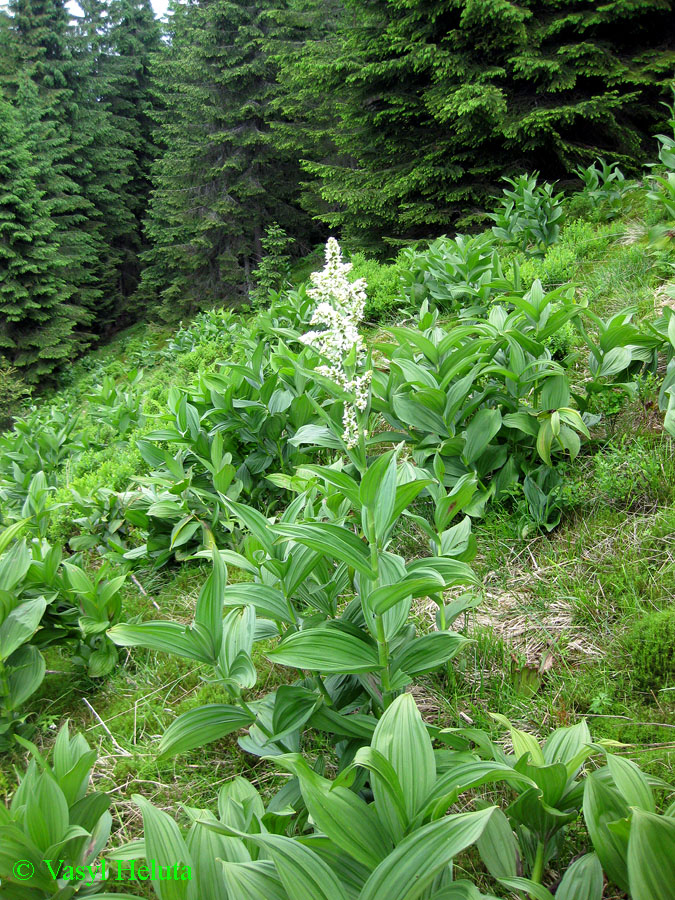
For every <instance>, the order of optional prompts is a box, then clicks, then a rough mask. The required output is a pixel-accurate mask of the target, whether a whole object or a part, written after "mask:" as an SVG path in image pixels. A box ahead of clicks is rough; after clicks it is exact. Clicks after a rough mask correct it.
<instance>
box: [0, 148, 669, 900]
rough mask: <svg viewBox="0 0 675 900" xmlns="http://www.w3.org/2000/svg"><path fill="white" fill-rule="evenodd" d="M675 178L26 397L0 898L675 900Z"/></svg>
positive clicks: (602, 184)
mask: <svg viewBox="0 0 675 900" xmlns="http://www.w3.org/2000/svg"><path fill="white" fill-rule="evenodd" d="M673 146H675V141H674V140H673V139H672V138H670V137H669V136H661V137H660V139H659V144H658V147H659V153H660V156H659V163H658V165H657V166H656V167H655V168H654V169H653V170H651V171H650V172H648V173H645V174H644V177H643V180H642V181H634V180H629V179H628V178H626V177H624V175H623V173H622V170H621V168H620V167H619V166H618V165H616V164H613V163H610V164H608V163H607V162H605V161H604V160H598V161H597V162H596V163H594V164H593V165H592V166H590V167H588V168H586V169H583V170H581V171H580V172H579V177H580V179H581V182H582V185H583V187H582V189H581V190H580V191H578V192H577V193H575V194H573V195H566V194H565V193H564V192H562V191H561V190H560V189H559V188H558V187H557V186H554V185H551V184H549V183H546V182H542V181H541V180H540V179H539V177H538V175H537V173H530V174H526V175H522V176H515V177H513V178H509V179H507V180H506V183H505V189H504V193H503V196H502V197H500V198H499V200H498V201H497V205H496V208H495V209H494V212H493V213H491V217H492V221H493V222H494V226H492V227H490V228H489V229H488V230H486V231H484V232H481V233H472V234H466V235H456V236H455V237H440V238H437V239H435V240H433V241H431V242H428V241H421V242H417V243H415V244H409V245H408V246H406V247H405V248H403V249H401V250H400V251H399V252H398V253H397V255H396V256H395V258H393V259H391V260H390V261H388V262H381V261H377V260H376V259H374V258H371V257H370V256H368V255H367V254H365V253H364V252H362V250H360V249H358V250H357V249H354V251H353V252H352V253H349V251H348V250H347V249H346V248H344V247H343V248H342V250H341V248H340V247H339V246H338V244H337V242H336V241H335V240H334V239H330V240H329V241H328V243H327V245H326V247H325V259H324V260H322V258H321V256H320V255H317V254H314V255H313V257H312V258H311V259H310V265H308V264H307V263H306V262H304V261H303V263H302V264H300V265H298V266H295V267H293V266H292V265H291V263H290V260H289V259H288V257H287V255H286V245H285V243H284V240H283V236H282V235H279V234H278V233H276V235H275V234H274V233H273V234H272V235H271V236H269V241H268V251H269V253H268V260H267V262H266V264H265V266H264V271H263V273H262V276H261V278H260V281H259V285H260V287H259V289H258V293H257V294H256V295H254V296H253V297H252V303H251V306H250V307H245V308H241V307H240V308H238V309H236V310H234V309H223V308H217V309H213V310H209V311H206V312H202V313H200V314H199V315H197V316H196V317H195V318H194V319H192V320H191V321H190V322H184V323H181V325H180V327H179V328H178V329H177V330H175V331H173V332H172V331H169V330H168V328H166V327H164V326H149V325H136V326H133V327H132V328H130V329H128V330H127V331H125V332H123V333H121V334H119V335H117V336H116V337H115V339H114V340H113V341H111V342H110V343H109V344H108V345H107V346H106V347H104V348H101V349H99V350H96V351H93V352H91V353H89V354H88V355H87V356H84V357H83V358H81V359H80V360H79V361H77V362H76V363H74V364H73V365H72V366H71V367H70V368H69V369H68V370H66V371H65V372H64V373H63V374H62V375H61V376H60V381H59V384H58V386H57V388H56V389H55V390H54V391H53V392H52V393H51V394H50V395H47V396H41V397H40V398H39V399H37V398H35V399H33V398H30V397H28V398H27V399H26V400H25V405H24V408H23V410H22V411H21V412H20V413H19V414H17V413H16V412H15V410H16V404H17V402H18V401H21V399H22V397H21V391H18V392H17V390H18V389H17V388H13V391H14V393H13V394H12V395H11V403H12V405H11V407H8V408H6V409H5V415H6V416H7V417H8V418H10V419H11V426H10V427H8V428H7V430H6V431H4V433H3V434H2V436H1V437H0V454H1V455H0V511H1V514H2V530H1V531H0V748H1V749H2V757H0V787H2V788H3V790H4V791H5V792H6V794H7V797H8V805H7V808H5V807H3V806H0V843H1V844H2V849H1V850H0V876H1V877H2V885H1V886H0V896H7V897H8V898H16V900H38V898H42V897H52V896H57V890H56V886H55V883H54V880H53V879H52V878H51V877H50V874H49V871H48V870H47V869H46V868H45V865H44V863H42V862H41V860H42V858H43V857H44V856H45V855H46V853H47V850H50V852H51V853H52V856H54V857H55V858H57V857H58V858H59V859H60V858H63V859H65V860H66V861H67V865H69V866H72V867H74V866H76V865H89V864H93V863H94V861H95V860H96V859H97V858H98V857H99V855H101V854H102V855H103V856H104V857H105V858H106V859H109V860H111V861H112V860H122V861H126V860H129V859H132V858H136V859H142V858H145V859H147V860H151V859H155V860H158V861H159V862H160V863H161V864H163V865H171V864H173V863H176V862H179V861H180V862H182V863H183V864H185V865H190V867H191V871H192V880H191V881H189V882H180V881H178V882H176V881H173V882H170V881H167V882H154V883H153V885H154V890H155V891H156V893H157V896H158V898H159V900H197V898H199V900H210V898H213V900H216V898H218V900H225V898H232V900H239V898H241V900H243V898H257V897H260V898H262V897H266V898H270V897H274V898H288V900H307V898H309V897H311V898H325V900H346V898H350V900H351V898H361V900H367V898H368V900H370V898H372V900H375V898H384V897H387V898H388V900H389V898H398V900H414V898H426V900H455V898H467V900H477V898H481V897H483V898H489V897H492V898H494V897H501V898H507V897H519V898H525V897H530V898H534V900H540V898H544V900H550V898H551V897H552V896H555V898H557V900H601V898H603V897H604V898H621V897H631V898H633V900H667V898H670V897H672V896H674V895H673V885H674V884H675V869H674V868H673V867H674V866H675V862H674V861H675V804H673V763H674V761H675V755H674V749H675V743H674V742H673V728H675V717H674V716H673V713H674V711H675V695H674V694H673V690H674V689H675V619H674V618H673V617H674V609H673V576H674V574H675V502H674V501H675V454H674V452H673V449H674V448H673V439H674V438H675V299H674V298H675V286H674V284H673V281H672V276H673V267H674V266H675V254H674V252H673V249H672V234H673V229H675V219H674V217H675V209H673V207H672V185H673V179H675V158H674V157H673V154H672V148H673ZM354 247H355V248H356V244H355V245H354ZM341 254H344V256H345V257H348V258H349V259H350V261H351V262H345V260H344V259H343V256H342V255H341ZM10 376H11V373H10V374H8V378H9V377H10ZM66 721H67V722H68V723H69V724H68V725H66V724H64V723H65V722H66ZM73 735H75V736H73ZM90 748H93V749H90ZM26 766H27V768H26ZM92 767H93V769H94V777H93V788H95V790H94V789H93V788H92V786H91V785H90V784H89V773H90V770H91V769H92ZM24 769H25V773H24ZM17 777H19V778H20V779H21V780H20V784H19V786H18V787H17ZM47 809H49V810H51V811H52V812H50V813H49V814H47V813H46V812H45V810H47ZM75 826H76V830H75V831H73V830H72V829H73V828H74V827H75ZM16 858H21V859H26V860H29V861H31V862H32V863H34V865H35V871H36V875H35V876H34V879H33V880H32V881H30V882H29V883H27V884H22V883H21V881H20V880H17V879H16V878H15V877H13V876H12V864H13V861H14V860H15V859H16ZM95 887H101V884H98V885H96V886H95ZM126 887H128V885H125V888H126ZM80 888H81V885H79V884H78V882H77V880H76V878H75V876H74V875H73V874H72V873H71V877H70V878H68V877H65V880H64V881H63V883H60V884H59V889H60V890H59V892H58V896H59V897H60V898H61V897H62V898H64V900H65V898H69V897H71V896H74V895H75V893H82V890H81V889H80ZM108 888H109V885H105V887H104V890H106V891H107V890H108ZM139 891H140V892H141V893H142V894H143V896H146V894H147V896H150V895H151V894H150V883H149V882H148V883H147V884H145V885H143V884H141V885H139V884H138V883H135V884H134V885H133V891H132V893H134V894H138V893H139ZM143 892H145V893H143ZM99 896H102V897H103V896H105V895H104V894H100V895H99Z"/></svg>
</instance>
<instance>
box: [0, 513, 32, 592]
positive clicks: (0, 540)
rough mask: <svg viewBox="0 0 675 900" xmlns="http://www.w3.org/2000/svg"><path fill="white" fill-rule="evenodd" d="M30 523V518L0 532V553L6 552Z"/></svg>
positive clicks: (14, 523)
mask: <svg viewBox="0 0 675 900" xmlns="http://www.w3.org/2000/svg"><path fill="white" fill-rule="evenodd" d="M28 522H30V517H28V518H27V519H20V520H19V521H18V522H13V523H12V524H11V525H8V526H7V528H4V529H3V530H2V532H0V553H4V552H5V550H6V549H7V548H8V547H9V545H10V544H11V543H12V541H13V540H14V538H16V537H18V536H19V535H20V534H21V532H22V531H23V530H24V528H25V527H26V524H27V523H28ZM0 587H2V585H0Z"/></svg>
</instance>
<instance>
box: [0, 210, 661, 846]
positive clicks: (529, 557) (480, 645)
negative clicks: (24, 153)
mask: <svg viewBox="0 0 675 900" xmlns="http://www.w3.org/2000/svg"><path fill="white" fill-rule="evenodd" d="M637 230H638V231H639V226H637ZM635 231H636V226H635V224H634V223H633V222H632V221H631V220H630V218H629V217H626V218H625V219H623V220H620V221H615V222H613V223H611V224H610V225H607V226H601V225H596V224H593V223H588V222H584V221H577V222H573V223H571V224H570V226H568V228H567V229H566V230H565V232H564V233H563V238H562V241H561V242H560V243H559V244H558V245H557V246H556V247H554V248H553V249H552V250H551V251H550V252H549V254H548V255H547V257H546V259H545V260H544V261H543V263H537V264H536V272H534V273H530V274H536V275H538V276H540V277H542V278H543V279H544V280H545V281H546V282H548V284H549V285H550V286H553V285H554V284H556V283H559V282H562V281H565V280H574V281H576V282H577V283H578V284H579V291H580V293H581V294H582V295H584V296H586V297H587V299H588V301H589V304H590V306H591V307H592V308H593V310H594V311H595V312H596V313H598V314H599V315H602V316H605V317H606V316H608V315H610V314H612V313H614V312H616V311H618V310H620V309H622V308H624V307H626V306H628V305H633V306H637V308H638V314H639V316H640V317H643V316H648V315H651V314H652V313H653V311H654V305H655V297H656V299H657V302H659V298H660V297H661V296H662V292H661V291H660V287H661V285H662V283H663V282H664V280H665V273H664V272H663V271H660V270H659V268H658V265H657V264H656V263H655V262H654V260H653V259H652V258H651V257H650V256H648V255H647V253H646V252H645V250H644V247H643V246H640V245H639V244H636V243H632V242H631V241H632V238H633V237H634V233H635ZM528 265H531V264H530V263H526V266H528ZM165 337H166V335H165V334H163V333H162V332H160V331H152V330H147V329H140V328H136V329H133V330H132V331H130V332H128V333H126V334H125V335H121V336H119V337H118V338H117V340H116V341H115V343H114V344H113V345H111V346H109V347H108V348H106V349H105V350H102V351H98V352H97V353H95V354H92V355H91V356H90V357H88V358H87V359H86V360H85V361H83V362H82V363H80V364H79V365H78V366H77V367H75V371H74V373H73V375H72V384H71V385H70V387H69V388H68V389H67V390H68V393H69V394H70V395H75V396H77V395H84V394H86V390H87V389H88V385H91V384H92V383H93V382H95V381H96V380H97V379H98V378H99V377H100V374H101V373H102V372H106V373H110V374H113V375H114V376H115V377H119V378H120V379H123V378H124V376H125V373H127V372H128V370H129V367H130V365H136V364H138V362H139V361H140V362H142V361H143V358H144V357H145V359H146V361H148V360H150V361H152V351H153V347H155V348H156V347H157V346H159V345H160V344H161V343H162V341H163V340H164V338H165ZM226 351H227V340H226V339H225V338H224V339H223V341H219V340H218V339H216V340H210V341H205V342H204V343H203V344H202V345H200V346H199V347H198V348H197V349H195V350H193V351H191V352H188V353H183V354H181V355H179V356H178V357H177V358H175V359H171V360H164V361H162V360H161V359H160V360H159V361H158V362H156V364H155V365H153V366H150V367H149V368H147V369H146V372H145V375H144V381H143V387H144V399H145V405H146V410H147V411H148V412H150V413H152V411H153V409H157V408H159V407H160V406H161V404H162V402H163V399H164V397H165V395H166V391H167V389H168V387H169V385H170V384H186V383H189V381H190V380H191V378H192V377H193V375H194V373H195V372H196V371H198V370H199V369H200V368H204V367H209V366H211V365H212V364H213V362H214V361H215V360H216V359H217V358H218V357H222V356H223V355H224V354H225V353H226ZM653 395H654V392H653V389H649V388H648V389H647V390H646V391H645V392H643V393H642V395H641V397H640V398H638V399H637V400H636V401H635V402H634V403H632V405H631V406H630V407H629V408H625V409H623V410H622V411H621V412H619V413H618V414H617V415H615V416H613V417H612V418H611V420H610V421H611V422H612V424H613V426H614V430H613V432H612V433H608V432H604V433H603V432H600V433H599V434H598V440H597V442H596V443H595V444H594V445H593V446H592V447H587V448H586V449H585V450H584V451H583V453H582V456H581V457H580V458H579V460H578V461H577V462H576V463H575V465H574V467H571V468H570V470H569V473H568V476H569V478H568V484H567V486H566V489H565V502H566V512H565V515H564V517H563V521H562V524H561V525H560V526H559V527H558V528H557V529H556V530H555V531H554V532H553V533H552V534H550V535H530V536H529V537H527V538H523V537H522V534H521V531H522V529H521V525H522V522H521V521H520V518H519V513H518V511H517V509H514V508H508V507H494V506H493V507H492V508H491V509H490V510H489V512H488V515H487V516H486V518H485V519H484V520H482V521H479V522H477V523H475V526H474V529H475V532H476V535H477V538H478V546H479V557H478V559H477V560H476V563H475V565H476V568H477V571H479V573H480V574H481V576H482V578H483V581H484V588H485V602H484V604H483V605H482V606H481V607H480V608H479V610H478V611H477V613H476V614H475V615H472V616H470V617H469V618H468V620H467V621H466V622H465V623H464V626H465V627H466V628H467V630H468V632H469V633H470V634H471V635H472V637H473V638H474V639H475V643H474V644H473V645H472V649H471V650H470V651H469V652H467V653H465V654H464V657H463V659H462V660H461V661H460V662H459V663H458V665H457V666H456V671H455V677H454V682H453V683H451V684H448V683H447V681H446V680H445V679H444V677H440V676H439V677H428V678H427V679H426V680H424V681H423V682H422V684H420V685H419V687H416V689H415V691H416V696H417V699H418V701H419V702H420V704H421V706H422V709H423V711H424V712H425V714H426V715H427V717H428V719H429V720H430V721H437V722H441V723H443V724H444V725H464V724H467V722H473V723H475V724H476V725H477V726H480V727H485V728H488V729H490V730H492V731H493V732H495V726H494V722H493V720H491V719H490V717H489V713H490V712H499V713H502V714H504V715H506V716H508V717H509V718H511V719H512V720H513V721H514V722H516V723H519V724H520V725H521V727H525V728H527V729H528V730H531V731H533V732H535V733H541V734H545V733H546V732H547V731H548V730H550V729H551V728H553V727H556V726H559V725H566V724H570V723H572V722H573V721H575V720H576V719H577V718H578V717H579V716H581V715H585V716H588V717H589V722H590V725H591V730H592V732H593V733H594V735H595V736H596V737H611V738H614V739H616V740H619V741H623V742H625V743H627V744H629V745H630V747H629V748H628V750H629V753H630V754H631V755H633V756H634V758H636V759H639V762H640V764H641V765H642V766H643V767H645V768H646V769H647V770H650V771H652V772H654V773H658V774H659V775H660V776H661V777H665V778H668V777H669V774H672V772H671V770H672V768H673V762H674V761H675V756H674V755H673V749H674V748H675V742H674V739H675V716H674V715H673V713H674V711H675V694H673V691H672V690H670V691H668V690H664V691H661V692H659V693H656V694H655V693H644V692H640V691H638V690H637V688H636V686H635V685H634V684H633V683H632V672H631V664H630V660H629V656H628V652H629V647H628V643H627V641H626V638H625V635H626V633H627V629H628V628H629V627H630V625H631V624H632V623H633V622H634V621H635V619H636V617H638V616H640V615H642V614H643V613H646V612H649V611H652V610H658V609H664V608H667V607H668V606H669V605H670V604H672V602H673V593H674V588H673V584H674V583H675V582H674V579H673V575H674V574H675V506H673V494H674V493H675V464H674V462H673V454H672V444H671V442H670V440H669V439H667V438H665V437H663V436H662V434H661V433H660V425H659V416H658V415H655V414H654V412H653V399H654V396H653ZM148 427H151V425H149V426H148ZM137 436H138V433H135V434H132V435H131V436H130V440H129V443H128V445H127V446H125V447H122V448H120V447H119V446H114V445H111V446H110V447H108V448H106V449H104V450H102V451H98V452H96V453H92V454H91V455H90V456H89V457H87V458H85V459H83V460H82V459H81V460H80V461H79V462H78V463H77V465H76V466H75V467H74V470H73V471H72V472H70V475H69V478H70V484H72V485H74V486H76V487H77V488H78V489H80V490H83V491H86V490H90V489H92V488H93V487H96V486H97V485H105V486H109V487H113V488H116V489H121V488H124V487H125V486H126V484H127V483H128V481H129V479H130V478H132V477H133V476H134V475H135V474H136V473H138V472H139V471H141V469H142V462H141V460H140V457H139V455H138V453H137V452H136V450H135V448H134V447H133V445H132V443H131V441H132V440H133V438H134V437H137ZM65 525H66V523H65V521H64V519H63V517H61V518H59V516H58V515H56V516H55V519H54V523H53V532H54V534H53V536H54V537H58V534H59V531H60V529H62V528H64V527H65ZM399 540H400V546H401V552H405V553H406V555H410V554H411V553H413V554H414V553H415V550H416V548H417V547H418V542H419V536H418V535H416V534H415V533H414V532H409V533H402V534H401V535H400V536H399ZM404 547H405V550H404V551H403V548H404ZM421 547H422V545H421V543H419V548H420V551H421ZM421 552H423V551H421ZM206 571H207V570H206V567H205V566H200V565H196V564H185V565H183V566H182V567H181V568H179V569H172V570H163V571H161V572H159V573H157V572H152V571H150V570H148V571H143V570H141V571H138V572H136V578H137V580H138V581H137V585H136V584H133V583H132V584H131V585H130V586H129V588H128V589H127V592H126V596H125V610H126V615H127V616H128V617H129V618H130V617H132V616H140V617H141V618H150V617H159V616H161V617H167V618H172V619H183V620H185V621H188V620H189V619H191V617H192V612H193V609H194V603H195V599H196V596H197V593H198V591H199V588H200V586H201V584H202V583H203V580H204V578H205V577H206ZM158 610H159V612H158ZM416 614H417V615H418V616H419V617H420V618H426V617H428V616H429V615H430V612H429V610H427V609H426V608H424V606H420V607H418V608H417V610H416ZM259 664H260V679H259V682H258V685H257V687H256V691H260V693H266V692H267V691H269V690H270V688H272V687H273V686H274V685H275V684H277V683H279V682H280V681H282V680H283V677H284V673H283V671H282V670H280V669H276V670H275V668H274V667H272V666H270V664H269V663H267V662H266V661H265V659H264V657H263V656H262V654H261V656H260V660H259ZM48 668H49V669H50V674H49V675H48V677H47V678H46V680H45V682H44V684H43V686H42V688H41V690H40V693H39V694H38V695H37V698H36V699H34V701H33V712H34V714H35V718H36V721H37V724H38V727H39V733H38V743H41V742H42V743H45V744H48V743H49V742H50V740H51V734H52V733H53V730H54V729H55V728H56V724H57V723H60V721H61V720H62V719H63V718H65V717H70V719H71V721H72V722H73V723H74V724H75V725H76V726H77V727H78V728H81V729H83V730H84V732H85V734H86V736H87V738H88V740H89V741H90V743H94V744H96V745H98V746H99V748H100V762H99V765H98V767H97V773H98V779H99V782H100V787H102V788H104V789H108V790H111V791H112V792H113V797H115V798H119V800H116V811H117V813H118V819H117V824H116V827H117V830H118V834H117V836H116V838H114V839H113V843H116V842H117V839H120V840H121V839H125V838H130V837H132V836H136V835H137V834H138V831H139V827H140V819H139V816H138V813H137V811H136V810H135V808H134V807H133V806H132V804H131V803H130V802H129V799H128V798H129V797H130V796H131V794H132V793H134V792H139V793H142V794H144V795H145V796H146V797H148V798H149V799H150V800H152V802H154V803H155V804H156V805H159V806H162V807H164V808H166V809H175V808H176V807H177V805H178V803H179V802H181V801H182V802H186V801H188V800H189V803H190V805H191V806H201V805H204V806H206V805H212V803H213V801H214V798H215V795H216V792H217V788H218V786H219V785H220V784H221V783H222V782H223V781H224V780H226V779H228V778H229V777H230V776H231V775H232V774H234V773H235V772H237V773H240V774H244V775H245V776H247V777H249V778H252V779H255V780H256V781H258V782H259V783H261V784H263V785H264V784H269V785H270V786H272V785H273V784H274V783H275V782H276V776H275V775H274V774H273V773H272V772H271V770H270V767H269V766H268V765H267V764H266V763H264V762H261V761H258V760H255V759H253V758H251V757H248V756H245V755H244V754H243V753H242V752H241V751H240V750H239V749H238V747H237V744H236V740H235V738H234V737H232V738H231V739H226V740H225V741H222V742H221V743H219V744H216V745H212V746H210V747H207V748H205V749H204V750H203V751H200V752H199V753H198V754H192V755H190V756H189V757H187V758H183V757H181V758H179V759H177V760H172V761H169V762H162V763H158V762H157V761H156V759H155V742H156V739H157V737H158V736H159V735H160V734H161V733H162V732H163V730H164V728H165V727H166V726H167V725H168V723H169V722H170V721H171V720H172V718H173V717H174V716H175V715H176V714H177V713H179V712H182V711H184V710H185V709H187V708H189V707H190V706H192V705H197V704H202V703H204V702H209V701H210V700H215V699H218V698H217V696H216V695H215V694H214V693H213V691H212V689H211V688H210V686H209V685H208V684H205V683H204V682H203V681H201V680H200V672H199V671H198V669H196V668H195V666H194V665H193V664H192V663H188V662H183V661H180V660H176V659H173V658H168V657H166V656H163V655H159V654H154V653H150V652H148V651H137V652H135V653H134V654H133V656H132V655H131V654H128V655H127V656H126V658H124V665H122V666H120V667H119V668H118V669H117V670H116V672H115V673H114V674H113V676H112V677H111V678H109V679H107V680H105V681H104V682H103V683H102V684H98V683H96V684H94V683H92V682H91V681H90V680H88V679H87V678H86V677H83V676H81V675H78V674H77V673H76V672H74V671H73V670H72V668H71V665H70V663H69V661H68V660H67V658H66V657H65V656H61V655H60V654H59V653H58V651H54V652H53V653H52V654H51V656H50V658H49V660H48ZM539 669H540V670H542V671H541V674H540V675H537V676H536V680H537V682H539V688H538V690H537V691H536V692H535V693H534V694H533V695H530V696H527V695H525V694H523V693H521V692H519V690H518V689H517V685H518V682H519V681H520V680H521V679H522V678H524V677H526V676H527V675H528V673H533V672H534V671H535V670H539ZM113 735H114V738H113ZM306 749H307V751H308V752H309V753H313V754H316V753H318V752H321V749H322V748H321V747H318V746H307V748H306ZM19 763H20V760H19V759H18V758H15V759H13V760H12V759H5V760H2V761H0V792H1V789H2V788H3V787H4V788H10V787H11V785H12V784H13V782H14V774H13V772H12V764H19Z"/></svg>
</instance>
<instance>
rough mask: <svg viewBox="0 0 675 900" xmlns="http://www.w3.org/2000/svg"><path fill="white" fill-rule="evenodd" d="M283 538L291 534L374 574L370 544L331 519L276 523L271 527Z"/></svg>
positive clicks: (315, 548) (368, 575)
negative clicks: (291, 523)
mask: <svg viewBox="0 0 675 900" xmlns="http://www.w3.org/2000/svg"><path fill="white" fill-rule="evenodd" d="M270 530H271V531H272V532H273V533H274V534H277V535H280V536H281V537H282V538H290V539H291V540H294V541H296V542H297V543H299V544H304V545H305V546H307V547H311V548H312V550H318V551H319V552H321V553H324V554H325V555H326V556H329V557H332V558H333V559H339V560H341V562H345V563H347V565H348V566H352V568H354V569H356V570H357V572H360V573H361V574H362V575H365V576H366V578H374V577H375V573H374V572H373V571H372V569H371V567H370V555H369V553H368V548H367V547H366V545H365V544H364V543H363V541H361V540H359V538H358V537H357V536H356V535H355V534H354V532H353V531H350V530H349V529H348V528H342V527H341V526H340V525H333V524H331V523H330V522H310V523H306V524H304V525H281V524H279V525H274V526H272V528H271V529H270Z"/></svg>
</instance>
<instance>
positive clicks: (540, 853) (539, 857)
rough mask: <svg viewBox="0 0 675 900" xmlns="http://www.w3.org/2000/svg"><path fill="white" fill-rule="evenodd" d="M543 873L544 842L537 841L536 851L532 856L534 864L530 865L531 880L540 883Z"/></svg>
mask: <svg viewBox="0 0 675 900" xmlns="http://www.w3.org/2000/svg"><path fill="white" fill-rule="evenodd" d="M543 875H544V842H543V841H539V843H538V844H537V853H536V856H535V857H534V865H533V866H532V881H534V882H535V883H536V884H541V879H542V877H543Z"/></svg>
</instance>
